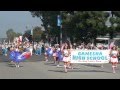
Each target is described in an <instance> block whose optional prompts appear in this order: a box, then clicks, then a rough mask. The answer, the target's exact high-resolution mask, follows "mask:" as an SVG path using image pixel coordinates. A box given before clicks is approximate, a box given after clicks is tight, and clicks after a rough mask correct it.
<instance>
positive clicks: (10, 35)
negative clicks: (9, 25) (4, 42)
mask: <svg viewBox="0 0 120 90" xmlns="http://www.w3.org/2000/svg"><path fill="white" fill-rule="evenodd" d="M6 35H7V38H8V39H9V40H10V41H11V42H12V41H13V39H14V37H16V33H15V32H14V30H13V29H8V30H7V31H6Z"/></svg>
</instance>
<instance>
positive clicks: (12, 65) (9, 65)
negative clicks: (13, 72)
mask: <svg viewBox="0 0 120 90" xmlns="http://www.w3.org/2000/svg"><path fill="white" fill-rule="evenodd" d="M7 66H8V67H16V66H15V64H7ZM19 67H23V66H21V65H20V66H19Z"/></svg>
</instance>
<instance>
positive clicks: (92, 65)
mask: <svg viewBox="0 0 120 90" xmlns="http://www.w3.org/2000/svg"><path fill="white" fill-rule="evenodd" d="M81 65H84V66H88V67H98V68H99V67H101V66H99V65H95V64H81Z"/></svg>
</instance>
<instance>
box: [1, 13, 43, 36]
mask: <svg viewBox="0 0 120 90" xmlns="http://www.w3.org/2000/svg"><path fill="white" fill-rule="evenodd" d="M26 26H27V27H28V29H32V28H34V27H35V26H41V21H40V19H39V18H37V17H35V18H33V17H32V15H31V13H30V12H29V11H0V38H6V37H7V36H6V31H7V30H8V29H13V30H14V31H15V32H19V33H23V32H24V31H25V30H26Z"/></svg>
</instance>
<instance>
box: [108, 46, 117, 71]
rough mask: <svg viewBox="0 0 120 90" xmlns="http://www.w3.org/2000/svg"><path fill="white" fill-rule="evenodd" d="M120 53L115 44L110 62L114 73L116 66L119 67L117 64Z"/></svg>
mask: <svg viewBox="0 0 120 90" xmlns="http://www.w3.org/2000/svg"><path fill="white" fill-rule="evenodd" d="M118 55H119V52H118V49H117V47H116V46H115V45H114V46H113V47H112V48H111V51H110V56H111V58H110V62H111V63H112V69H113V73H116V72H115V68H116V67H117V64H118Z"/></svg>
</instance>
